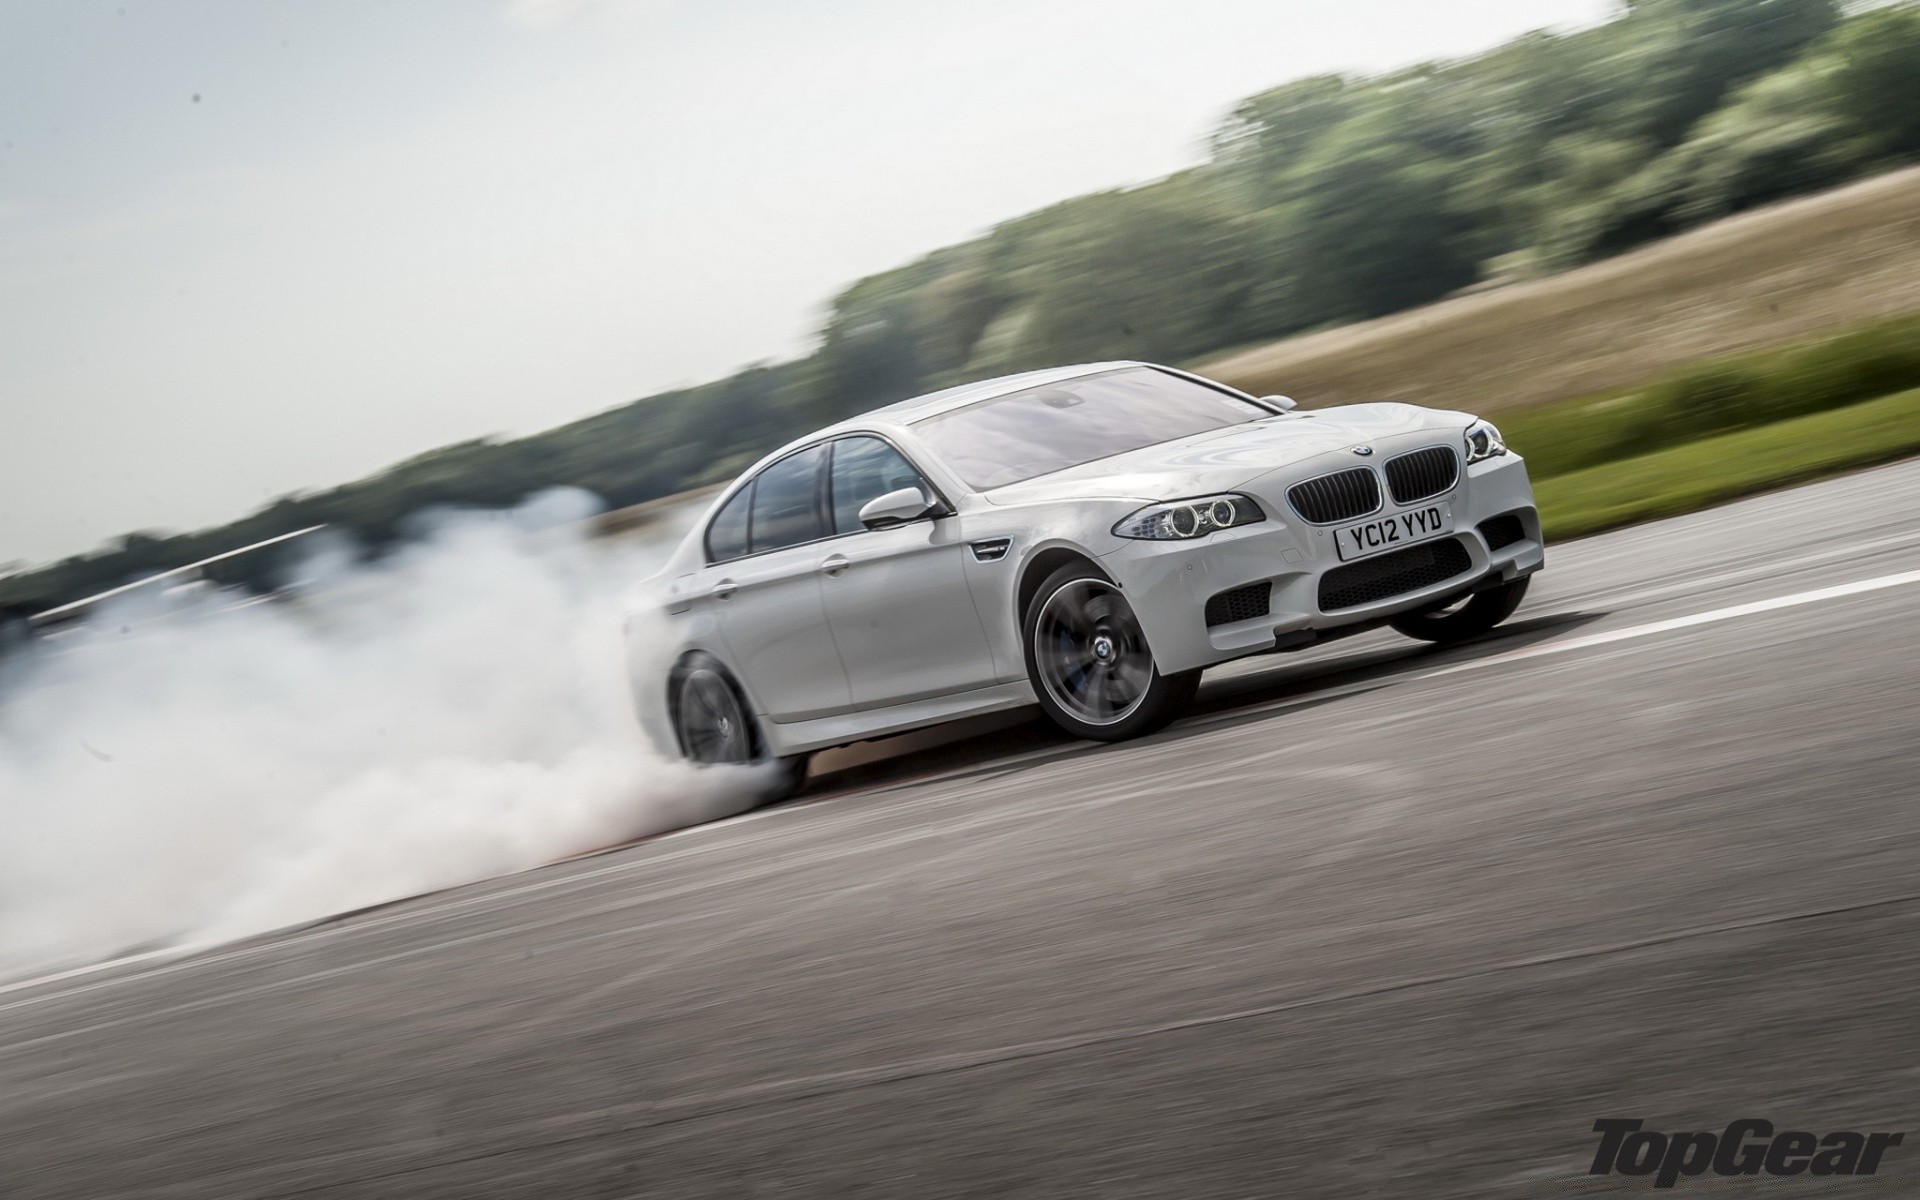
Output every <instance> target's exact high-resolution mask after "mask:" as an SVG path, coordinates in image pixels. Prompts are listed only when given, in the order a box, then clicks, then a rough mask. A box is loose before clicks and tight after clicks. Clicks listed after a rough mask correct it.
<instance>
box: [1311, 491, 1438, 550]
mask: <svg viewBox="0 0 1920 1200" xmlns="http://www.w3.org/2000/svg"><path fill="white" fill-rule="evenodd" d="M1452 532H1453V510H1452V509H1451V508H1449V507H1448V506H1446V505H1444V504H1429V505H1426V506H1425V507H1423V508H1410V509H1408V510H1407V511H1406V512H1403V513H1395V514H1393V515H1392V516H1390V517H1375V518H1374V519H1373V520H1371V521H1361V522H1360V523H1359V524H1357V525H1343V526H1341V527H1340V528H1339V529H1336V530H1334V531H1333V545H1334V548H1335V549H1336V550H1338V551H1339V552H1340V557H1341V558H1342V559H1346V560H1351V559H1355V558H1365V557H1367V555H1369V554H1379V553H1380V552H1382V551H1384V550H1395V549H1398V548H1399V547H1401V546H1411V545H1413V544H1414V543H1415V542H1424V541H1426V540H1427V539H1428V538H1436V537H1439V536H1440V535H1441V534H1443V533H1452Z"/></svg>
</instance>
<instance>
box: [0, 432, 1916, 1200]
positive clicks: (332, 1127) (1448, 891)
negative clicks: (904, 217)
mask: <svg viewBox="0 0 1920 1200" xmlns="http://www.w3.org/2000/svg"><path fill="white" fill-rule="evenodd" d="M1916 613H1920V462H1908V463H1904V464H1898V465H1895V466H1892V467H1887V468H1882V469H1879V470H1875V471H1870V472H1865V473H1861V474H1858V475H1854V476H1851V477H1848V478H1844V479H1839V480H1834V481H1830V482H1827V483H1823V484H1818V485H1813V486H1810V487H1806V488H1801V489H1797V490H1794V491H1790V492H1782V493H1777V494H1773V495H1769V496H1762V497H1758V498H1755V499H1752V500H1748V501H1744V502H1742V503H1739V504H1735V505H1731V506H1728V507H1725V508H1721V509H1718V510H1714V511H1711V512H1707V513H1702V514H1698V515H1695V516H1691V517H1684V518H1679V519H1675V520H1671V521H1665V522H1659V523H1655V524H1650V525H1646V526H1642V527H1638V528H1634V529H1629V530H1624V531H1621V532H1618V533H1614V534H1609V535H1605V536H1601V537H1597V538H1592V539H1587V540H1584V541H1580V542H1576V543H1570V544H1566V545H1561V546H1555V547H1551V548H1550V550H1549V554H1548V564H1547V569H1546V571H1545V572H1544V573H1543V574H1542V575H1541V576H1540V577H1539V578H1538V579H1537V580H1536V582H1535V585H1534V588H1533V591H1532V593H1531V595H1530V596H1529V598H1528V601H1527V603H1526V604H1525V605H1524V606H1523V607H1522V608H1521V610H1520V611H1519V613H1518V614H1517V615H1516V616H1515V617H1514V619H1513V620H1512V621H1511V622H1510V623H1509V625H1508V626H1506V627H1504V628H1503V629H1502V630H1500V631H1498V632H1497V633H1496V635H1494V636H1491V637H1489V638H1486V639H1484V640H1482V641H1480V642H1477V643H1475V644H1472V645H1468V646H1464V647H1460V648H1457V649H1454V650H1449V651H1435V650H1432V649H1430V648H1426V647H1423V646H1421V645H1419V644H1416V643H1412V642H1409V641H1407V640H1405V639H1402V638H1399V637H1398V636H1397V635H1393V634H1391V633H1388V632H1379V633H1372V634H1367V635H1364V636H1362V637H1358V638H1354V639H1351V640H1347V641H1342V642H1337V643H1333V644H1331V645H1327V646H1324V647H1321V648H1318V649H1315V650H1311V651H1308V652H1305V653H1301V654H1292V655H1276V656H1270V657H1266V658H1261V659H1255V660H1249V661H1246V662H1243V663H1239V664H1234V665H1233V666H1231V667H1229V668H1225V669H1222V670H1220V671H1217V672H1214V673H1212V674H1210V675H1209V677H1208V682H1207V683H1206V685H1205V686H1204V687H1203V689H1202V693H1201V699H1200V704H1199V706H1198V708H1197V710H1196V712H1195V713H1194V714H1193V715H1192V716H1191V717H1189V718H1187V719H1185V720H1183V721H1182V722H1180V723H1178V724H1176V725H1175V726H1174V727H1173V728H1171V729H1170V730H1168V731H1166V732H1165V733H1162V734H1159V735H1156V736H1154V737H1152V738H1149V739H1146V740H1143V741H1140V742H1135V743H1129V744H1124V745H1119V746H1095V745H1092V744H1089V743H1075V742H1067V741H1063V740H1061V739H1060V738H1059V737H1057V736H1055V735H1053V734H1051V733H1049V732H1047V730H1046V729H1045V728H1044V727H1043V726H1040V725H1039V724H1037V723H1035V722H1032V721H1027V722H1025V723H1018V724H1013V725H1011V726H1006V725H1004V723H1003V724H1002V725H1000V726H995V727H992V728H987V729H984V730H983V731H982V732H980V733H979V734H978V735H977V736H975V737H973V738H972V739H970V740H966V741H962V742H958V743H954V744H949V745H945V746H940V747H935V748H928V749H923V750H921V751H920V752H918V753H915V754H910V755H905V756H896V757H892V758H886V759H882V760H878V761H860V758H859V756H852V757H850V758H847V759H845V760H844V761H843V762H842V763H841V764H840V769H838V770H831V769H830V770H828V771H826V772H825V773H823V774H822V775H821V776H820V777H819V778H818V779H817V780H816V782H815V784H814V787H813V789H812V791H811V793H810V795H809V796H807V797H803V799H802V800H801V801H800V802H796V803H792V804H789V805H785V806H782V807H779V808H775V809H771V810H767V811H764V812H761V813H756V814H752V815H750V816H748V817H744V818H737V819H734V820H730V821H725V822H720V823H717V824H714V825H709V826H704V827H699V828H696V829H692V830H688V831H684V832H682V833H680V834H676V835H673V836H669V837H665V838H660V839H656V840H654V841H651V842H648V843H645V844H643V845H639V846H635V847H631V848H628V849H624V850H620V851H617V852H615V853H611V854H606V855H600V856H597V857H592V858H587V859H582V860H579V861H576V862H571V863H566V864H561V865H558V866H555V867H551V868H546V869H543V870H541V871H536V872H530V873H526V874H522V875H517V876H513V877H510V878H506V879H501V880H495V881H492V882H489V883H485V884H479V885H475V886H472V887H467V888H462V889H457V890H454V891H450V892H443V893H439V894H436V895H433V896H428V897H422V898H420V899H417V900H413V901H408V902H405V903H402V904H398V905H393V906H388V907H385V908H381V909H377V910H374V911H371V912H368V913H364V914H360V915H357V916H350V917H346V918H342V919H339V920H337V921H333V922H329V923H325V924H322V925H319V926H315V927H310V928H307V929H303V930H299V931H292V932H287V933H282V934H278V935H273V936H269V937H264V938H260V939H256V940H254V941H252V942H248V943H244V944H240V945H234V946H227V947H218V948H209V949H205V950H201V951H199V952H196V953H194V954H191V955H187V956H184V957H182V956H170V955H165V954H162V955H156V956H153V957H150V958H147V959H144V960H135V961H130V962H126V963H122V964H119V965H116V966H112V967H109V968H106V969H102V970H96V971H89V972H82V973H76V974H74V975H71V976H68V977H65V978H59V979H53V980H48V981H42V982H37V983H33V984H31V985H28V986H22V987H14V988H11V989H8V990H5V991H0V1128H4V1129H5V1131H6V1136H5V1138H4V1139H3V1140H0V1195H4V1196H8V1197H15V1196H35V1197H38V1196H50V1197H52V1196H58V1197H67V1196H76V1197H111V1196H132V1195H140V1196H195V1197H199V1196H216V1195H217V1196H249V1197H253V1196H295V1195H297V1196H339V1197H348V1196H396V1195H406V1196H431V1197H450V1198H452V1197H476V1196H529V1197H531V1196H628V1195H634V1196H639V1195H645V1196H664V1197H682V1196H686V1197H692V1196H716V1197H719V1196H725V1197H739V1196H772V1195H823V1196H824V1195H834V1196H838V1195H851V1196H899V1195H913V1196H972V1195H989V1194H997V1195H1006V1194H1031V1195H1045V1196H1088V1197H1096V1196H1097V1197H1126V1196H1178V1197H1199V1196H1209V1197H1210V1196H1270V1195H1286V1194H1295V1195H1317V1194H1327V1195H1340V1196H1476V1197H1478V1196H1496V1195H1497V1196H1558V1195H1594V1194H1603V1193H1605V1192H1606V1191H1607V1189H1609V1188H1613V1189H1619V1190H1644V1189H1645V1188H1646V1186H1647V1185H1646V1181H1645V1180H1644V1179H1642V1180H1635V1179H1627V1178H1624V1177H1620V1176H1614V1177H1610V1178H1606V1179H1593V1178H1590V1177H1589V1176H1587V1175H1586V1173H1585V1172H1586V1169H1587V1165H1588V1163H1589V1162H1590V1161H1591V1160H1592V1158H1593V1155H1594V1149H1595V1146H1596V1145H1597V1142H1598V1138H1597V1135H1595V1134H1594V1133H1592V1132H1591V1130H1592V1126H1593V1122H1594V1121H1595V1120H1596V1119H1597V1118H1602V1117H1639V1118H1644V1119H1645V1120H1646V1121H1647V1124H1648V1127H1649V1128H1652V1129H1665V1130H1682V1129H1719V1128H1722V1127H1724V1126H1725V1125H1726V1124H1727V1123H1728V1122H1729V1121H1732V1120H1734V1119H1735V1118H1741V1117H1763V1118H1767V1119H1769V1120H1772V1121H1773V1122H1775V1123H1776V1125H1781V1126H1783V1127H1795V1128H1804V1129H1813V1130H1828V1129H1849V1130H1864V1129H1874V1130H1912V1131H1915V1132H1914V1133H1913V1134H1910V1136H1909V1139H1908V1140H1909V1141H1910V1142H1912V1143H1913V1144H1912V1145H1911V1146H1905V1147H1896V1148H1895V1149H1893V1150H1892V1151H1890V1152H1889V1153H1888V1154H1887V1157H1886V1159H1885V1162H1884V1165H1883V1166H1882V1168H1881V1175H1880V1177H1879V1179H1878V1181H1877V1182H1878V1192H1879V1194H1896V1193H1899V1192H1901V1191H1902V1190H1903V1189H1906V1190H1920V1017H1916V1015H1915V996H1916V995H1920V819H1917V818H1916V815H1915V811H1914V801H1915V795H1916V781H1920V704H1917V703H1916V701H1920V622H1916V620H1915V616H1916ZM824 765H827V766H829V767H831V766H832V765H833V764H831V763H829V764H824ZM1785 1186H1787V1183H1786V1181H1775V1180H1768V1179H1766V1178H1765V1177H1762V1178H1760V1179H1758V1180H1756V1179H1740V1180H1734V1181H1729V1180H1725V1179H1717V1178H1714V1177H1711V1176H1706V1177H1701V1178H1700V1179H1695V1180H1685V1181H1682V1184H1681V1187H1682V1188H1687V1187H1692V1188H1695V1189H1697V1190H1703V1191H1712V1192H1713V1193H1714V1194H1728V1193H1729V1192H1730V1191H1733V1192H1738V1191H1739V1189H1749V1190H1769V1191H1771V1192H1775V1193H1778V1192H1780V1189H1781V1188H1782V1187H1785ZM1790 1187H1791V1194H1793V1195H1796V1196H1797V1195H1803V1194H1805V1195H1820V1194H1828V1193H1832V1194H1846V1195H1855V1194H1866V1190H1867V1189H1869V1188H1874V1187H1875V1184H1874V1183H1872V1182H1870V1181H1864V1180H1848V1179H1844V1178H1841V1179H1817V1178H1808V1177H1800V1178H1798V1179H1795V1180H1793V1181H1791V1185H1790Z"/></svg>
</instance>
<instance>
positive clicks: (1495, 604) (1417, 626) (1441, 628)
mask: <svg viewBox="0 0 1920 1200" xmlns="http://www.w3.org/2000/svg"><path fill="white" fill-rule="evenodd" d="M1531 578H1532V577H1531V576H1527V575H1523V576H1521V577H1520V578H1518V579H1516V580H1514V581H1513V582H1512V583H1503V584H1501V585H1500V586H1499V587H1495V588H1489V589H1487V590H1486V591H1484V592H1475V593H1473V594H1472V595H1470V596H1467V597H1466V598H1464V599H1462V600H1456V601H1454V602H1453V603H1451V604H1448V605H1446V606H1445V607H1443V608H1437V609H1435V608H1430V609H1427V610H1426V611H1424V612H1412V613H1407V614H1406V615H1405V616H1400V617H1395V618H1394V619H1393V627H1394V628H1395V629H1396V630H1398V631H1400V632H1401V633H1404V634H1406V635H1407V636H1408V637H1410V638H1419V639H1420V640H1421V641H1423V642H1438V643H1439V644H1441V645H1443V646H1446V645H1452V644H1453V643H1454V642H1463V641H1465V640H1466V639H1468V638H1470V637H1478V636H1480V635H1481V634H1483V633H1485V632H1486V631H1487V630H1489V629H1492V628H1493V627H1494V626H1495V625H1498V624H1499V623H1500V622H1502V621H1504V620H1506V619H1507V618H1508V617H1510V616H1512V615H1513V610H1514V609H1516V608H1519V607H1520V601H1521V600H1522V599H1524V598H1525V597H1526V594H1527V583H1528V582H1529V580H1530V579H1531Z"/></svg>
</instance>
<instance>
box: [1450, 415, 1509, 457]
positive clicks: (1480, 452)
mask: <svg viewBox="0 0 1920 1200" xmlns="http://www.w3.org/2000/svg"><path fill="white" fill-rule="evenodd" d="M1461 436H1462V437H1463V438H1464V439H1465V441H1466V444H1467V465H1468V466H1472V465H1473V464H1474V463H1477V462H1484V461H1485V460H1487V459H1489V458H1498V457H1500V456H1501V455H1502V454H1505V453H1506V452H1507V443H1506V439H1504V438H1502V437H1501V436H1500V430H1499V429H1497V428H1495V426H1494V424H1493V422H1492V421H1481V420H1476V421H1474V423H1473V424H1471V425H1469V426H1467V428H1466V432H1465V433H1463V434H1462V435H1461Z"/></svg>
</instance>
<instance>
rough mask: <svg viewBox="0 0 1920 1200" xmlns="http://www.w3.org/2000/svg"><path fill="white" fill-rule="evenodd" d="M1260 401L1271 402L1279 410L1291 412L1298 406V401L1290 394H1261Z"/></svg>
mask: <svg viewBox="0 0 1920 1200" xmlns="http://www.w3.org/2000/svg"><path fill="white" fill-rule="evenodd" d="M1260 403H1262V404H1271V405H1273V406H1274V407H1275V408H1277V409H1279V410H1280V411H1281V412H1292V411H1293V410H1294V409H1296V408H1299V407H1300V402H1299V401H1298V400H1295V399H1294V398H1293V397H1292V396H1262V397H1260Z"/></svg>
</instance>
